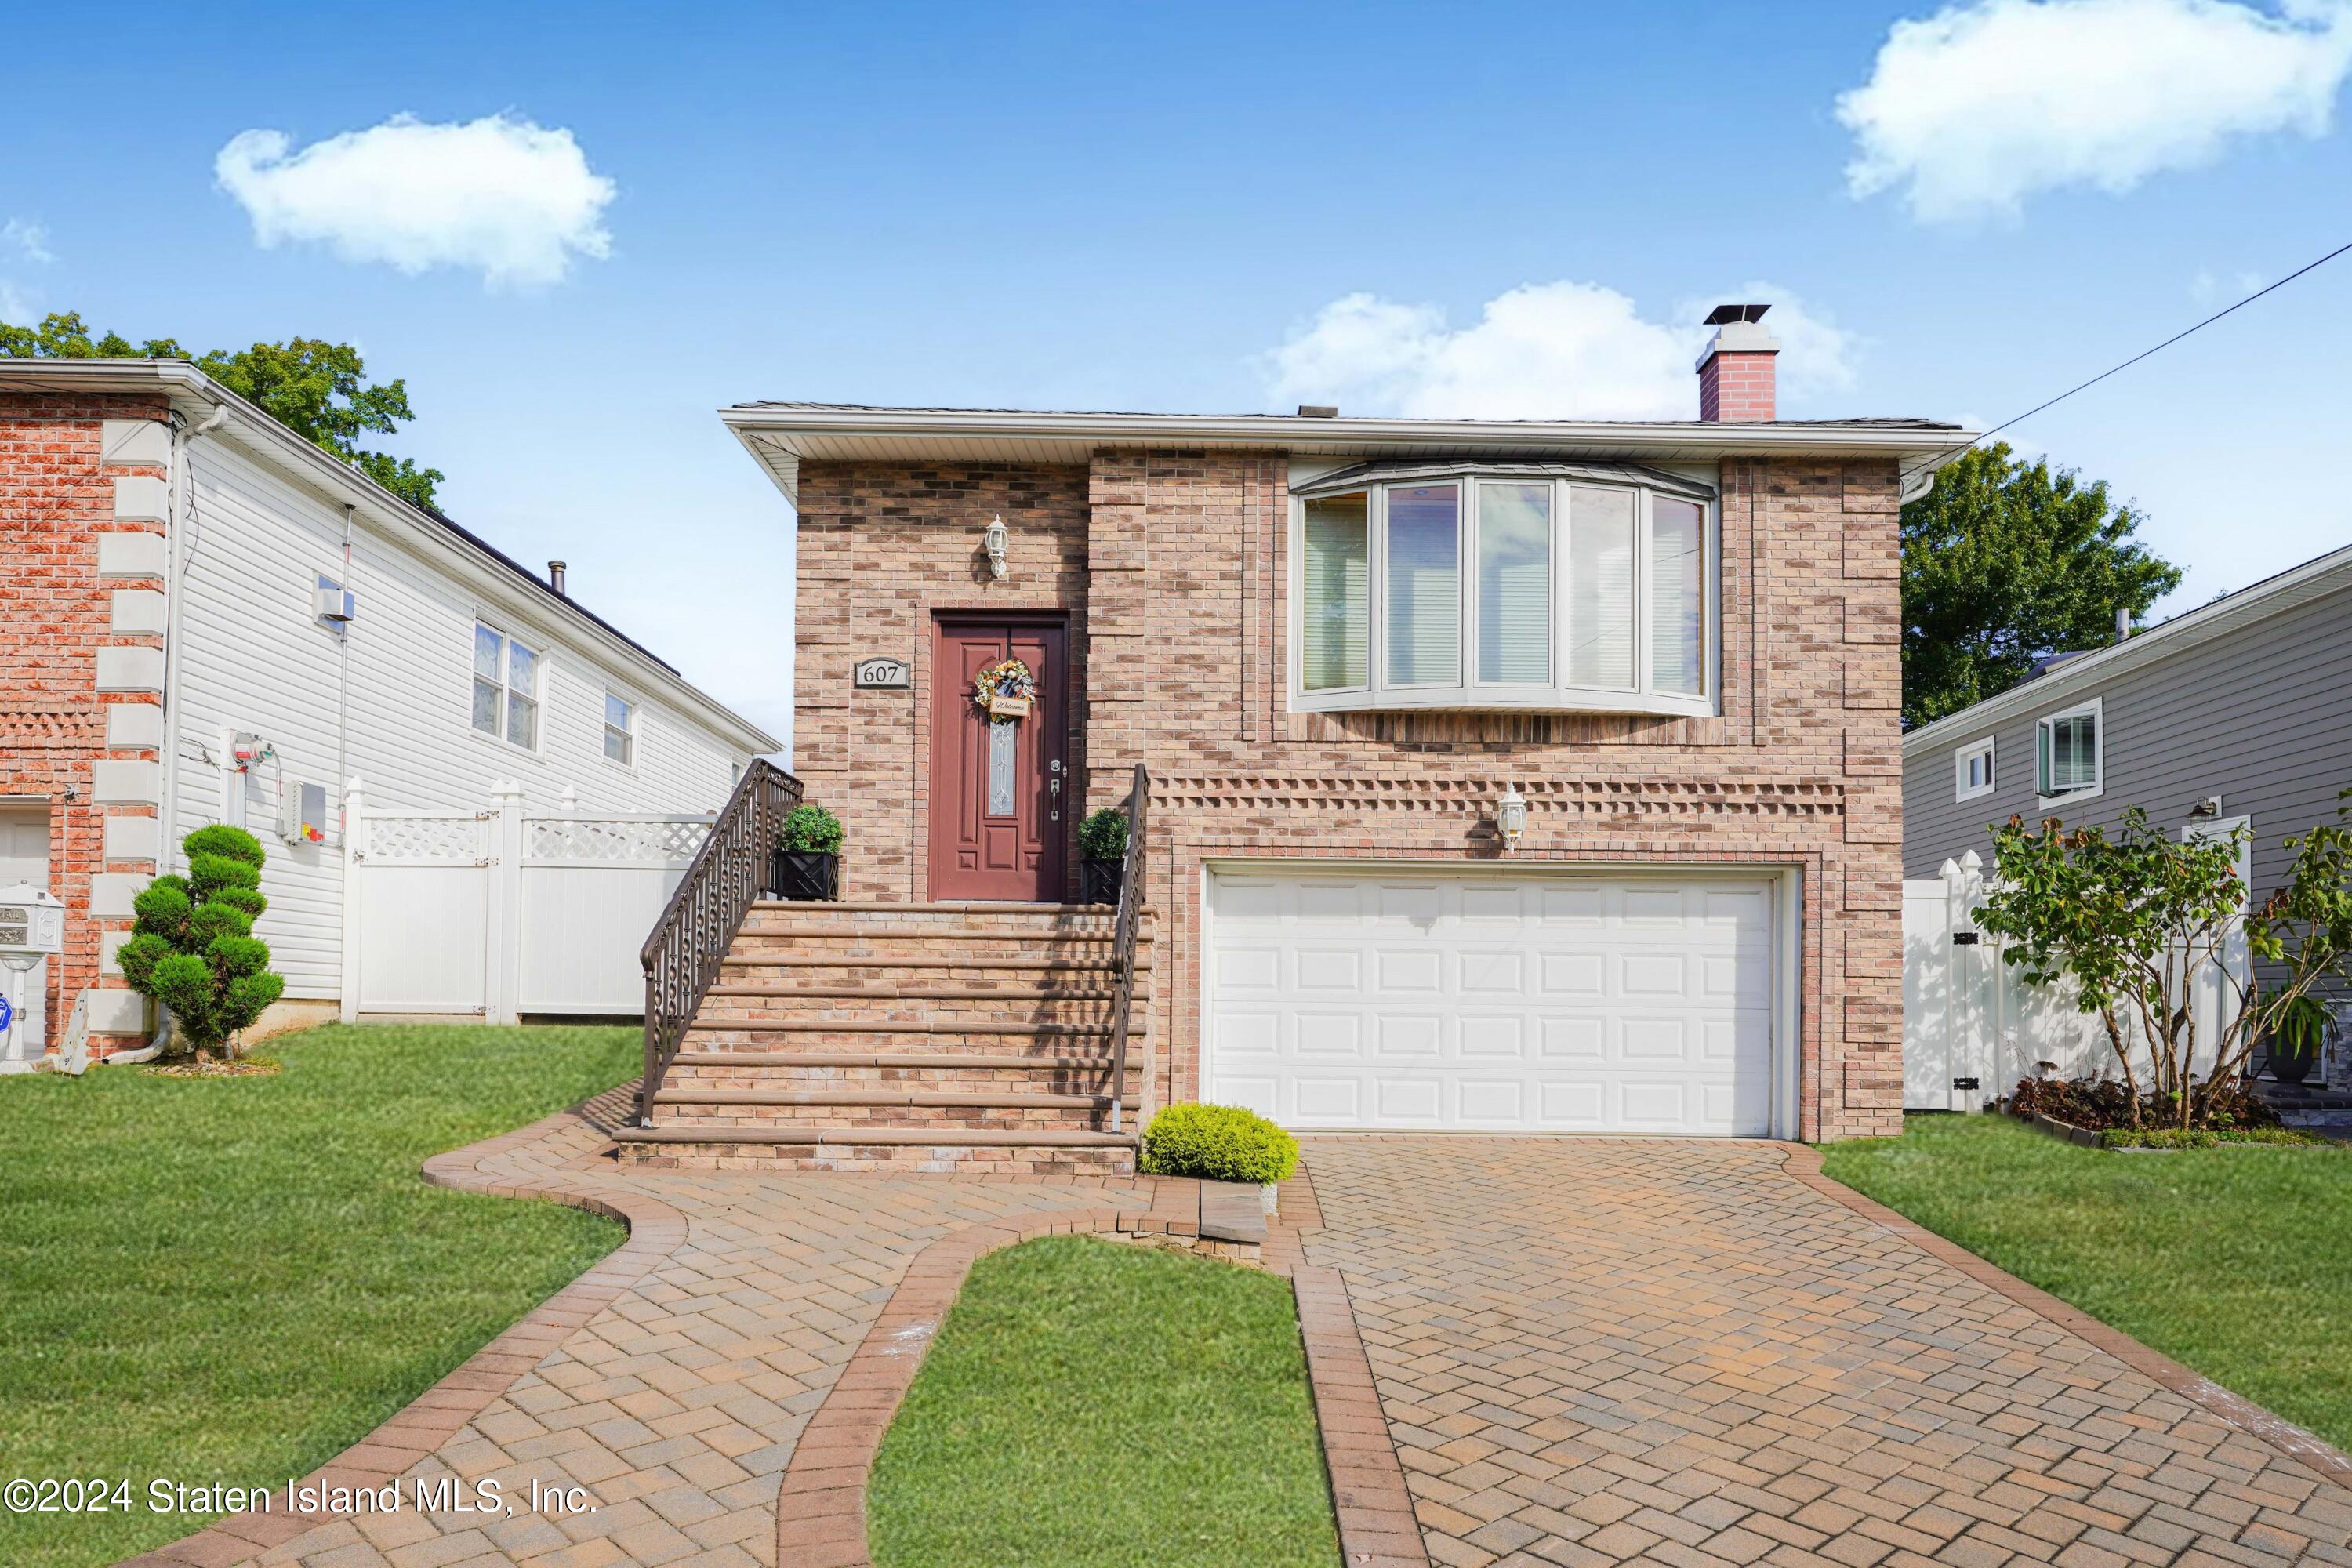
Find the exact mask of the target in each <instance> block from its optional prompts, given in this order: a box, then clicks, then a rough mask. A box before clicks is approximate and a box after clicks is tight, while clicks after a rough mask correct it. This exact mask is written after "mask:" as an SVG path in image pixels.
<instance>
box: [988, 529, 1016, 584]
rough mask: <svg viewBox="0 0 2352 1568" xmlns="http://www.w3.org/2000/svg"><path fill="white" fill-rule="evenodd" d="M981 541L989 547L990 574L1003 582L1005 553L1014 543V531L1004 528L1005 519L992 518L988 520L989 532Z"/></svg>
mask: <svg viewBox="0 0 2352 1568" xmlns="http://www.w3.org/2000/svg"><path fill="white" fill-rule="evenodd" d="M981 540H982V542H983V543H984V544H985V545H986V546H987V547H988V574H989V575H990V576H992V577H994V578H996V579H997V580H998V581H999V582H1002V581H1003V578H1004V552H1005V551H1006V550H1007V549H1008V548H1010V547H1011V545H1012V543H1013V531H1012V530H1011V529H1009V528H1007V527H1005V526H1004V519H1003V518H1002V517H992V518H990V519H989V520H988V531H987V532H986V533H984V534H982V535H981Z"/></svg>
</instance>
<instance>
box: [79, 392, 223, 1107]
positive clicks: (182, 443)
mask: <svg viewBox="0 0 2352 1568" xmlns="http://www.w3.org/2000/svg"><path fill="white" fill-rule="evenodd" d="M227 421H228V405H227V404H226V403H216V404H215V405H213V411H212V413H211V414H210V415H208V416H205V422H204V423H203V424H201V425H198V426H195V427H194V428H193V429H188V428H182V429H181V430H180V431H179V432H178V436H179V438H178V440H176V441H175V442H173V460H172V477H171V479H170V481H169V482H170V484H171V486H172V489H173V491H174V492H175V493H174V495H173V498H172V504H171V505H169V506H167V507H165V508H164V512H165V518H164V523H163V743H162V746H161V748H160V750H161V753H162V761H163V789H162V791H161V792H160V793H161V795H162V796H163V799H162V803H161V804H160V805H157V806H156V808H155V813H156V823H155V837H156V839H157V844H156V847H155V868H156V870H157V871H158V872H167V871H172V870H174V869H176V868H177V865H178V862H177V859H176V857H177V855H178V849H177V847H176V841H175V840H174V839H173V837H172V826H173V822H174V821H176V820H177V818H178V815H179V794H180V738H179V734H178V731H177V724H178V721H179V713H180V627H181V626H182V625H183V623H184V622H185V621H186V620H187V613H186V611H185V609H184V606H183V605H182V604H181V602H180V598H181V592H180V591H181V589H182V587H183V586H184V585H185V584H186V582H187V574H188V563H189V562H190V561H191V560H192V559H194V555H195V552H196V479H195V468H194V464H192V463H191V462H190V461H189V460H188V448H189V447H191V446H193V445H194V443H195V442H196V440H197V439H198V438H199V437H205V436H209V435H211V434H212V433H213V432H214V431H215V430H217V429H219V428H220V427H221V426H223V425H224V424H226V423H227ZM182 497H184V498H185V500H186V518H187V521H186V523H185V526H183V525H182V522H181V505H180V501H181V499H182ZM157 1008H158V1015H159V1016H158V1018H157V1021H156V1027H155V1037H154V1038H153V1039H152V1040H150V1041H148V1042H147V1044H145V1045H144V1046H142V1047H140V1048H139V1049H137V1050H135V1051H118V1052H116V1053H115V1054H114V1055H112V1056H110V1057H108V1058H106V1060H107V1062H108V1063H109V1064H110V1065H113V1066H118V1067H136V1066H138V1065H139V1064H140V1063H141V1062H148V1061H153V1060H154V1059H155V1058H157V1057H158V1056H160V1055H162V1054H163V1047H164V1045H165V1044H166V1043H168V1042H169V1041H170V1039H171V1037H172V1020H171V1016H170V1014H169V1013H168V1012H164V1011H163V1010H162V1004H161V1003H158V1004H157Z"/></svg>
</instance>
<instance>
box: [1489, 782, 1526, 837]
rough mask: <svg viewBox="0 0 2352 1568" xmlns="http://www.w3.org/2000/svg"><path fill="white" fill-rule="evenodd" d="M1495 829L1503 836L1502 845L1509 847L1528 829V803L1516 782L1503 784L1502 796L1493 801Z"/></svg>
mask: <svg viewBox="0 0 2352 1568" xmlns="http://www.w3.org/2000/svg"><path fill="white" fill-rule="evenodd" d="M1495 830H1496V832H1498V833H1500V834H1501V835H1502V836H1503V847H1504V848H1506V849H1508V848H1511V847H1514V846H1515V845H1517V843H1518V841H1519V835H1520V834H1522V833H1525V832H1526V831H1527V830H1528V803H1527V800H1526V799H1525V797H1523V796H1522V795H1520V794H1519V791H1518V787H1517V785H1516V784H1505V785H1504V786H1503V798H1502V799H1500V800H1498V801H1496V803H1495Z"/></svg>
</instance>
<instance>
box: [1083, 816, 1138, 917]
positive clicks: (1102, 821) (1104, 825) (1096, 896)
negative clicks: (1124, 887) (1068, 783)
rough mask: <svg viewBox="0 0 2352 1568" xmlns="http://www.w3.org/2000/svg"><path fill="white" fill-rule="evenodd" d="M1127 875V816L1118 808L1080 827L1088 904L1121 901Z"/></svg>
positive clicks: (1087, 820) (1084, 892)
mask: <svg viewBox="0 0 2352 1568" xmlns="http://www.w3.org/2000/svg"><path fill="white" fill-rule="evenodd" d="M1126 872H1127V813H1125V812H1124V811H1121V810H1120V809H1119V808H1118V807H1117V806H1115V805H1107V806H1104V807H1103V808H1102V809H1101V810H1100V811H1097V812H1096V813H1095V814H1094V815H1092V816H1088V817H1087V819H1086V820H1085V821H1084V822H1082V823H1080V824H1078V878H1079V882H1078V886H1079V889H1080V891H1081V894H1082V897H1083V900H1084V901H1085V902H1087V903H1089V904H1115V903H1117V902H1118V885H1119V882H1120V881H1121V880H1122V879H1123V878H1124V877H1125V875H1126Z"/></svg>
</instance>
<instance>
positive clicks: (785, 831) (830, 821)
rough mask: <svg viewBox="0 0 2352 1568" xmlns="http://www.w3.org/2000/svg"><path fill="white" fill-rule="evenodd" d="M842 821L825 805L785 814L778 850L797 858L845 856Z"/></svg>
mask: <svg viewBox="0 0 2352 1568" xmlns="http://www.w3.org/2000/svg"><path fill="white" fill-rule="evenodd" d="M843 837H845V836H844V834H843V833H842V830H841V818H839V817H837V816H834V815H833V813H831V812H829V811H827V810H825V808H824V807H823V806H821V805H796V806H794V807H793V808H792V810H790V811H788V812H786V813H785V814H784V825H783V826H782V827H781V828H779V829H777V831H776V847H777V848H779V849H782V850H783V851H785V852H786V853H788V854H793V855H838V854H840V853H841V841H842V839H843Z"/></svg>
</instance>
